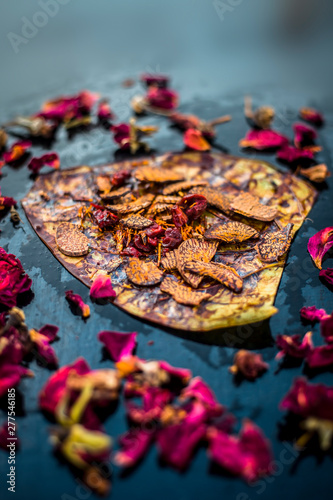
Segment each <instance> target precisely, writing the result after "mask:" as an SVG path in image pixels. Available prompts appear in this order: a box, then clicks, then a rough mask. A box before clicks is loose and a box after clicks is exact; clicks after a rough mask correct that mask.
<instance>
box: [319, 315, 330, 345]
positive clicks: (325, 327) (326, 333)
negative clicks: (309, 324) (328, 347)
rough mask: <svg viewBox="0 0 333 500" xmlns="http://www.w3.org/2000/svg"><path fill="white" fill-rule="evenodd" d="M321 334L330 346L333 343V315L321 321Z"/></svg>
mask: <svg viewBox="0 0 333 500" xmlns="http://www.w3.org/2000/svg"><path fill="white" fill-rule="evenodd" d="M320 333H321V336H322V337H323V338H324V339H325V342H327V343H328V344H331V343H333V314H331V315H330V316H329V315H327V316H325V317H323V318H322V319H321V321H320Z"/></svg>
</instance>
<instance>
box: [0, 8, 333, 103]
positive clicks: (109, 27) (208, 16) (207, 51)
mask: <svg viewBox="0 0 333 500" xmlns="http://www.w3.org/2000/svg"><path fill="white" fill-rule="evenodd" d="M42 5H43V7H42ZM332 7H333V5H332V2H330V1H329V0H316V1H315V0H225V1H222V0H221V1H213V0H181V1H179V0H169V1H168V2H165V1H163V0H112V1H109V0H98V1H94V2H93V1H91V0H15V2H13V1H12V0H2V2H1V19H0V35H1V56H0V57H1V89H2V92H1V93H0V110H1V107H2V106H3V105H4V104H6V105H7V106H8V104H9V103H10V102H12V101H13V102H18V100H26V98H28V97H29V95H31V96H32V95H36V94H38V92H39V91H41V90H43V93H45V91H46V90H49V92H50V95H53V94H54V92H56V89H57V88H61V87H64V86H66V84H69V85H71V84H75V83H76V85H77V86H78V88H79V87H80V81H82V79H83V80H84V81H85V82H92V84H94V85H93V86H95V87H96V88H98V81H99V79H104V80H105V78H107V79H108V80H109V81H110V83H112V82H117V81H118V80H119V79H120V78H123V77H124V76H128V77H131V76H132V77H133V76H134V77H135V76H137V74H138V73H140V72H141V71H143V70H145V71H151V72H156V71H162V72H165V73H171V74H173V75H175V80H174V81H175V84H177V82H181V83H182V84H183V85H184V86H185V85H186V87H187V88H188V89H192V90H193V92H194V93H197V92H198V91H199V90H200V91H201V93H202V94H203V93H205V92H206V93H209V92H210V91H213V89H214V90H215V89H216V88H218V89H219V90H220V91H221V92H224V91H226V92H228V91H230V90H232V91H237V90H239V91H241V92H244V91H248V90H251V89H253V88H257V87H258V86H263V87H269V86H278V87H281V88H286V89H289V88H293V89H300V90H301V89H302V90H305V89H307V90H311V91H312V92H315V93H316V95H319V94H322V93H324V92H326V91H327V90H329V89H330V88H331V86H332V80H333V79H332V65H331V52H332V37H333V34H332V29H331V24H332V23H331V20H332ZM41 13H42V14H41ZM30 23H32V24H30ZM36 25H37V26H36ZM34 26H35V28H34ZM27 34H28V35H29V37H27V36H25V35H27ZM19 37H21V38H19ZM175 86H176V85H175Z"/></svg>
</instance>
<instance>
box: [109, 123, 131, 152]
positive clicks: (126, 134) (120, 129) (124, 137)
mask: <svg viewBox="0 0 333 500" xmlns="http://www.w3.org/2000/svg"><path fill="white" fill-rule="evenodd" d="M111 131H112V133H113V140H114V141H115V142H116V143H117V144H119V145H120V147H121V148H122V149H129V147H130V126H129V125H128V124H127V123H120V124H119V125H113V126H112V127H111Z"/></svg>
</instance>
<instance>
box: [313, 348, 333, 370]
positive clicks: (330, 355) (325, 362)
mask: <svg viewBox="0 0 333 500" xmlns="http://www.w3.org/2000/svg"><path fill="white" fill-rule="evenodd" d="M306 362H307V365H308V366H309V368H326V367H329V366H332V365H333V344H329V345H324V346H320V347H315V348H314V349H313V350H311V351H310V352H309V353H308V354H307V357H306Z"/></svg>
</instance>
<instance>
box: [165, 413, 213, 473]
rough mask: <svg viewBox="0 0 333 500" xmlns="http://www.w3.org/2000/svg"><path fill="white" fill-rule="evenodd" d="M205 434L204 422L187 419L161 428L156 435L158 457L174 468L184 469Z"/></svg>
mask: <svg viewBox="0 0 333 500" xmlns="http://www.w3.org/2000/svg"><path fill="white" fill-rule="evenodd" d="M205 434H206V425H205V424H199V425H198V424H197V423H196V422H189V421H183V422H182V423H180V424H178V425H170V426H168V427H164V428H162V429H161V430H159V431H158V433H157V437H156V440H157V446H158V448H159V451H160V457H161V458H162V459H163V460H164V461H165V462H166V463H167V464H169V465H171V466H172V467H174V468H175V469H179V470H183V469H186V467H187V466H188V465H189V463H190V461H191V458H192V456H193V454H194V452H195V449H196V447H197V446H198V444H199V443H200V441H202V440H203V439H204V437H205Z"/></svg>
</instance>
